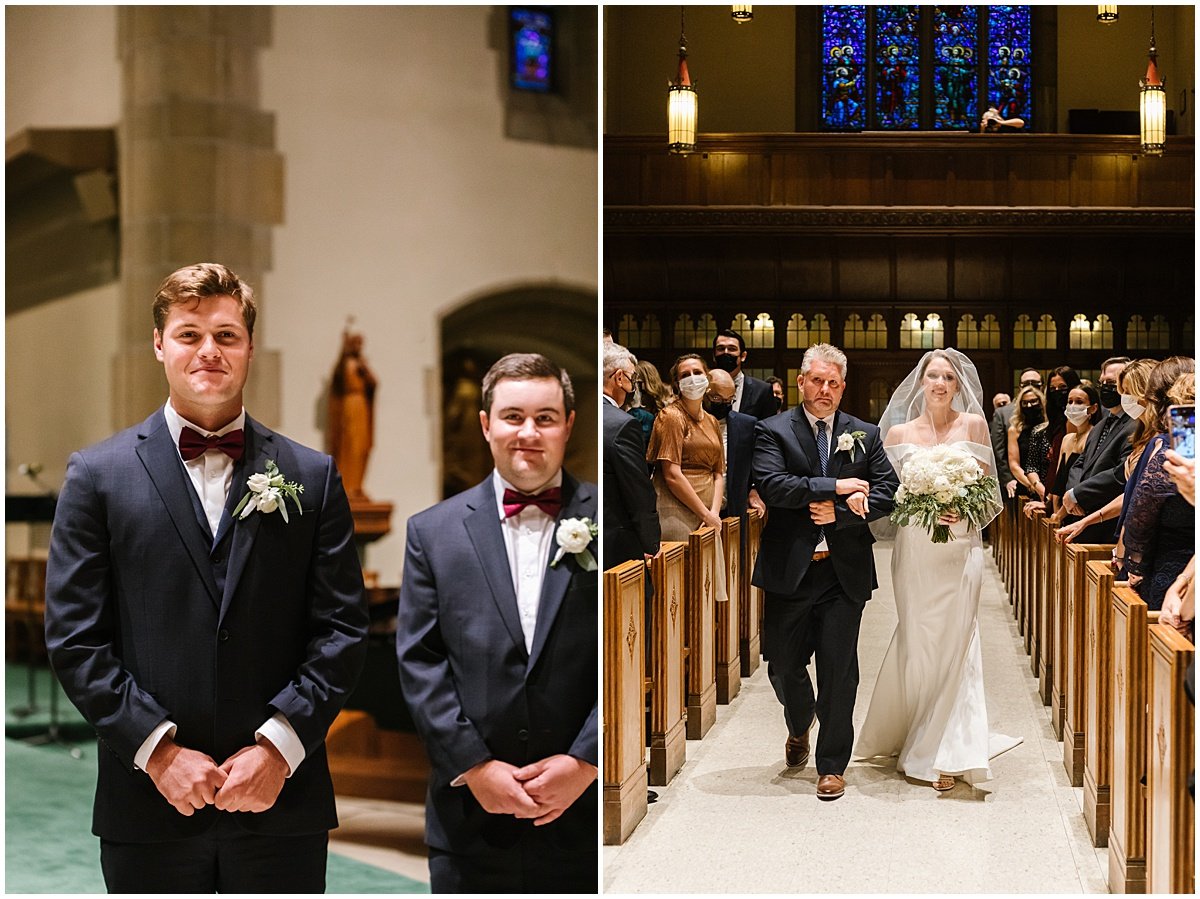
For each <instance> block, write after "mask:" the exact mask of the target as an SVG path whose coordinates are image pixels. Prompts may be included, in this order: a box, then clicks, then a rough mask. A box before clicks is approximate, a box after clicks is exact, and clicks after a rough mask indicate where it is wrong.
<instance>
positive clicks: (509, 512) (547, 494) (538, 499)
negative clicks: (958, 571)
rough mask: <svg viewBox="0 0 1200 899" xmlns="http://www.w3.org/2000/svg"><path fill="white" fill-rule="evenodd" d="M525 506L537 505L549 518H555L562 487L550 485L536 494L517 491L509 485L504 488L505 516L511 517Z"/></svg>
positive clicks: (560, 502)
mask: <svg viewBox="0 0 1200 899" xmlns="http://www.w3.org/2000/svg"><path fill="white" fill-rule="evenodd" d="M526 506H537V507H538V508H539V509H541V510H542V511H543V512H545V513H546V514H547V515H549V516H550V517H551V518H556V517H557V516H558V511H559V509H561V508H562V488H561V487H550V488H549V489H547V490H543V491H542V492H541V493H539V494H537V496H529V495H528V494H526V493H518V492H517V491H516V490H513V489H512V488H511V487H505V488H504V517H505V518H512V517H513V516H514V515H516V514H517V513H518V512H520V511H521V510H522V509H524V508H525V507H526Z"/></svg>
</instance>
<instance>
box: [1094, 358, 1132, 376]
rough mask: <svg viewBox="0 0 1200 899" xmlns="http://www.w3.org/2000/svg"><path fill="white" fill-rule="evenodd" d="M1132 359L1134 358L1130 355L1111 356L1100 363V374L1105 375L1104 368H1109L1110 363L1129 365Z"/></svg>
mask: <svg viewBox="0 0 1200 899" xmlns="http://www.w3.org/2000/svg"><path fill="white" fill-rule="evenodd" d="M1132 361H1133V360H1132V359H1130V358H1129V357H1128V356H1109V357H1108V358H1107V359H1105V360H1104V361H1103V362H1101V363H1100V375H1101V377H1103V376H1104V369H1106V368H1108V367H1109V366H1110V365H1128V364H1129V363H1130V362H1132Z"/></svg>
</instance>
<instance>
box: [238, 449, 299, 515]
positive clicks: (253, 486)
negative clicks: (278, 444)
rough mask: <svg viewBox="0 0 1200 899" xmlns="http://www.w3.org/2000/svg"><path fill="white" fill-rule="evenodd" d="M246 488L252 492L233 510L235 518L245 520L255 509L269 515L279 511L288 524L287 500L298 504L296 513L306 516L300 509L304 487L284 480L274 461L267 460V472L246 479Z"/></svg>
mask: <svg viewBox="0 0 1200 899" xmlns="http://www.w3.org/2000/svg"><path fill="white" fill-rule="evenodd" d="M246 486H247V487H249V488H250V492H249V493H247V494H246V495H245V496H243V497H242V501H241V502H240V503H238V504H237V508H236V509H234V510H233V517H234V518H238V519H241V518H245V517H246V516H247V515H249V514H250V513H251V512H253V511H254V510H255V509H257V510H258V511H259V512H268V513H270V512H274V511H275V510H276V509H278V510H279V514H280V515H282V516H283V520H284V521H285V522H286V521H287V520H288V513H287V502H286V500H289V499H290V500H291V501H292V502H294V503H295V504H296V511H297V512H299V513H300V514H301V515H303V514H304V510H303V509H301V508H300V494H301V493H303V492H304V485H303V484H297V483H296V482H295V481H288V480H284V477H283V475H282V474H281V473H280V471H279V468H278V467H277V466H276V465H275V461H274V460H273V459H268V460H267V470H266V471H265V472H256V473H255V474H252V475H250V477H248V478H247V479H246Z"/></svg>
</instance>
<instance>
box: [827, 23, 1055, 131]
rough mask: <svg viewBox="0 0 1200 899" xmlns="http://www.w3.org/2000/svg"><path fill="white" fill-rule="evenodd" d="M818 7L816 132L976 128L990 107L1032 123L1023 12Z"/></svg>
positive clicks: (1028, 38) (1028, 34) (1028, 31)
mask: <svg viewBox="0 0 1200 899" xmlns="http://www.w3.org/2000/svg"><path fill="white" fill-rule="evenodd" d="M821 9H822V11H821V46H820V49H819V51H818V52H819V53H820V59H821V114H820V118H821V128H822V129H823V130H827V131H861V130H864V129H867V128H870V129H873V130H885V131H897V130H904V131H907V130H914V129H918V128H926V129H929V128H933V129H950V130H975V129H977V128H978V127H979V119H980V116H981V114H982V113H983V111H984V110H985V109H987V108H988V107H994V108H995V109H996V110H997V111H998V112H999V113H1000V115H1001V116H1002V117H1003V118H1006V119H1012V118H1021V119H1023V120H1024V121H1025V122H1026V123H1029V122H1030V121H1032V104H1031V101H1032V98H1033V93H1034V91H1033V78H1032V67H1031V65H1030V63H1031V62H1032V59H1033V50H1032V40H1031V30H1032V29H1031V19H1030V12H1029V7H1028V6H909V5H903V6H896V5H871V6H865V5H864V6H824V7H822V8H821ZM923 48H928V49H927V50H924V51H923ZM923 54H924V55H923ZM868 63H870V65H869V64H868ZM981 81H982V82H983V83H982V84H981V83H980V82H981ZM922 97H928V98H930V101H929V102H928V103H926V104H922V102H921V101H922ZM923 107H925V108H924V109H923ZM1026 127H1027V125H1026Z"/></svg>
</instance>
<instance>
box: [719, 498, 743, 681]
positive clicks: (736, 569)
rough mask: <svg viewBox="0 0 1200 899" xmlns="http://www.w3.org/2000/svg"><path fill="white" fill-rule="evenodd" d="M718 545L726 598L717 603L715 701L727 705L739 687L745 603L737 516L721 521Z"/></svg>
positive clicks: (740, 529)
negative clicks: (740, 628)
mask: <svg viewBox="0 0 1200 899" xmlns="http://www.w3.org/2000/svg"><path fill="white" fill-rule="evenodd" d="M721 548H722V550H723V551H724V554H725V558H724V559H721V560H719V562H720V564H722V565H724V566H725V592H726V594H727V595H728V597H729V599H728V601H727V602H719V603H716V604H715V605H716V615H717V622H716V651H717V668H716V670H717V702H718V703H720V704H721V705H728V704H729V701H730V700H731V699H733V698H734V697H735V696H737V695H738V693H739V691H741V689H742V660H741V654H740V649H741V636H740V632H739V618H740V616H739V614H738V610H739V609H740V608H741V607H742V605H744V603H743V602H742V601H741V592H742V563H741V558H742V522H741V519H740V518H725V519H722V521H721Z"/></svg>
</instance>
